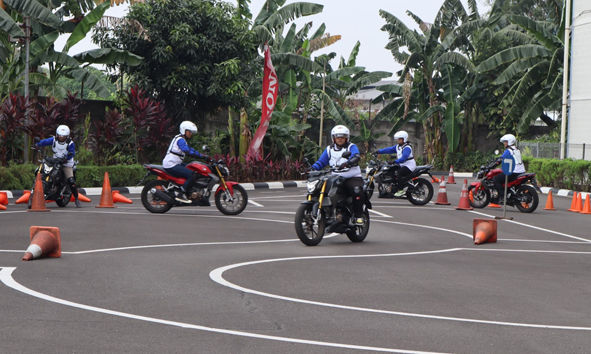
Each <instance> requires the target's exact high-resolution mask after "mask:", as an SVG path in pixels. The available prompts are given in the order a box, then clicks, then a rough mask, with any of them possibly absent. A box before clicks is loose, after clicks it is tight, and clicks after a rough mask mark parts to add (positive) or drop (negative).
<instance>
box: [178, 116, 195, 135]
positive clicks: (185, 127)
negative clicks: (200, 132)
mask: <svg viewBox="0 0 591 354" xmlns="http://www.w3.org/2000/svg"><path fill="white" fill-rule="evenodd" d="M179 130H180V131H181V134H182V135H185V131H186V130H188V131H190V132H192V133H197V126H196V125H195V123H193V122H190V121H188V120H186V121H184V122H182V123H181V127H180V129H179Z"/></svg>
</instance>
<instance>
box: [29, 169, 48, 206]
mask: <svg viewBox="0 0 591 354" xmlns="http://www.w3.org/2000/svg"><path fill="white" fill-rule="evenodd" d="M32 198H33V203H32V204H31V209H27V211H51V210H49V209H47V208H46V207H45V196H44V195H43V182H41V174H40V173H38V174H37V177H36V178H35V190H33V197H32Z"/></svg>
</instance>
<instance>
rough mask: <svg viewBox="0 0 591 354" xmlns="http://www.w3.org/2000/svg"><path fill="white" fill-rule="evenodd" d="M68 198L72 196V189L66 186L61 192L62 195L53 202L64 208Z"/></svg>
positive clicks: (68, 200)
mask: <svg viewBox="0 0 591 354" xmlns="http://www.w3.org/2000/svg"><path fill="white" fill-rule="evenodd" d="M70 198H72V191H71V190H70V188H67V190H66V191H65V192H64V193H63V194H62V197H61V198H59V199H57V200H56V201H55V204H57V206H59V207H61V208H64V207H65V206H66V205H68V203H69V202H70Z"/></svg>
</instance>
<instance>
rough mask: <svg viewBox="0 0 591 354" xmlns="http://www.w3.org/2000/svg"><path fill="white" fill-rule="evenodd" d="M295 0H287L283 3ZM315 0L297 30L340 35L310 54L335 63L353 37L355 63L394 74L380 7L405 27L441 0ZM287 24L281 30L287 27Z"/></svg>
mask: <svg viewBox="0 0 591 354" xmlns="http://www.w3.org/2000/svg"><path fill="white" fill-rule="evenodd" d="M226 1H227V2H230V3H233V4H236V1H235V0H226ZM292 2H296V1H293V0H288V1H287V2H286V3H287V4H289V3H292ZM308 2H313V3H317V4H322V5H324V10H323V11H322V13H320V14H317V15H312V16H307V17H303V18H300V19H297V20H296V21H295V23H296V24H297V26H298V27H297V28H298V30H299V29H301V28H302V25H303V24H304V23H306V22H309V21H312V22H313V27H312V31H311V32H310V33H313V32H314V31H315V30H316V29H317V28H318V27H319V26H320V25H322V23H325V24H326V33H330V34H331V35H341V36H342V38H341V40H340V41H339V42H337V43H335V44H333V45H331V46H329V47H327V48H324V49H322V50H319V51H317V52H314V53H313V54H312V56H318V55H320V54H325V53H330V52H335V53H337V61H334V64H333V65H334V66H335V67H336V66H338V58H340V57H341V56H343V57H344V58H345V60H347V59H348V57H349V54H350V53H351V50H352V49H353V46H354V45H355V43H356V42H357V41H360V42H361V48H360V52H359V55H358V57H357V65H358V66H365V67H366V70H368V71H389V72H391V73H393V74H394V75H395V74H396V71H398V70H400V69H401V68H402V67H401V66H400V65H399V64H398V63H396V62H395V61H394V59H393V57H392V54H391V53H390V52H389V51H388V50H386V49H385V48H384V47H385V46H386V44H387V43H388V34H387V33H386V32H383V31H381V30H380V28H381V27H382V26H383V25H384V24H385V23H386V22H385V21H384V19H383V18H382V17H380V15H379V11H380V10H385V11H387V12H389V13H391V14H392V15H394V16H396V17H398V18H399V19H400V20H401V21H403V22H404V23H405V24H406V25H407V26H408V27H410V28H412V29H417V30H418V26H417V25H416V23H415V22H414V20H413V19H412V18H410V17H409V16H408V15H407V14H406V10H409V11H411V12H412V13H414V14H415V15H417V16H419V17H420V18H421V19H422V20H423V21H425V22H432V21H433V19H434V18H435V15H436V13H437V11H438V10H439V8H440V7H441V4H442V3H443V0H415V1H401V0H365V1H359V0H315V1H314V0H308ZM264 3H265V0H251V4H250V9H251V12H252V13H253V18H254V17H256V15H257V14H258V13H259V11H260V9H261V8H262V6H263V4H264ZM462 3H463V4H464V7H465V8H466V9H468V7H467V0H462ZM478 3H479V12H480V13H481V14H483V13H484V12H485V11H486V10H487V8H486V7H485V5H483V4H481V1H478ZM126 14H127V5H126V4H125V5H120V6H115V7H113V8H110V9H109V10H107V13H106V15H108V16H116V17H124V16H125V15H126ZM287 29H288V26H287V27H286V29H285V31H287ZM65 41H66V37H65V36H62V37H61V38H60V39H59V40H58V42H57V44H56V48H57V49H58V50H60V49H61V48H63V45H64V44H65ZM93 48H96V46H95V45H94V44H92V41H91V40H90V34H89V35H88V36H87V38H86V39H85V40H83V41H81V42H80V43H78V44H77V45H76V46H74V47H72V48H71V49H70V51H69V53H70V54H71V55H73V54H77V53H80V52H83V51H86V50H89V49H93Z"/></svg>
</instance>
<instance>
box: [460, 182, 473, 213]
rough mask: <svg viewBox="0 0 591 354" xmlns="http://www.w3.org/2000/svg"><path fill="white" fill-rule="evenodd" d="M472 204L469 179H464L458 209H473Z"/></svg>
mask: <svg viewBox="0 0 591 354" xmlns="http://www.w3.org/2000/svg"><path fill="white" fill-rule="evenodd" d="M473 209H474V208H472V206H471V205H470V197H468V180H467V179H465V180H464V185H463V186H462V194H461V195H460V204H459V205H458V206H457V207H456V210H473Z"/></svg>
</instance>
